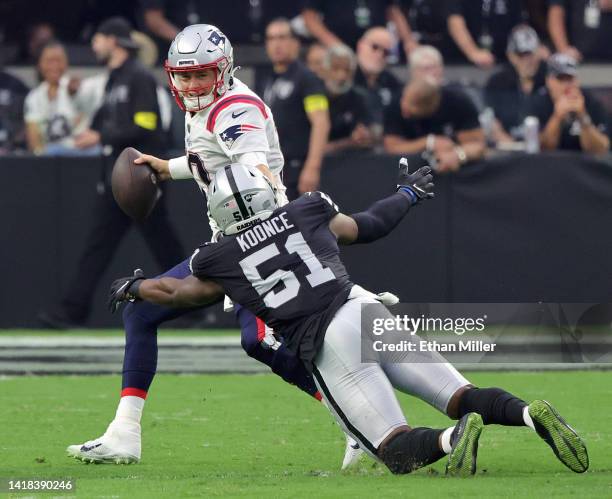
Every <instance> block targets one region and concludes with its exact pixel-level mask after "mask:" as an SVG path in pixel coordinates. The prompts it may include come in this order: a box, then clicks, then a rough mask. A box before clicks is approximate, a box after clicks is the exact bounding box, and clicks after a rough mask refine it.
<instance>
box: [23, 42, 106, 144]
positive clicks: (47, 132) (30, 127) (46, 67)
mask: <svg viewBox="0 0 612 499" xmlns="http://www.w3.org/2000/svg"><path fill="white" fill-rule="evenodd" d="M37 68H38V72H39V74H40V76H41V78H42V82H41V83H40V84H39V85H38V86H37V87H36V88H34V89H33V90H32V91H31V92H30V93H29V94H28V96H27V97H26V100H25V116H24V119H25V123H26V133H27V141H28V149H29V150H30V152H32V153H34V154H46V155H74V154H79V155H83V154H97V153H99V152H100V147H99V145H93V146H91V147H89V148H85V149H76V148H75V145H74V137H75V136H76V135H78V134H79V133H80V132H82V131H83V130H85V129H86V128H87V126H88V125H89V121H88V117H87V116H86V114H85V111H84V108H83V107H81V106H80V105H79V104H80V103H79V99H78V96H77V92H78V86H79V85H78V84H79V82H78V81H77V80H75V79H73V78H71V77H70V76H69V75H68V73H67V72H68V57H67V55H66V51H65V49H64V46H63V45H62V44H61V43H59V42H58V41H54V40H51V41H50V42H47V44H46V45H44V46H43V48H42V50H41V51H40V55H39V57H38V65H37Z"/></svg>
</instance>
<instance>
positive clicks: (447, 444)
mask: <svg viewBox="0 0 612 499" xmlns="http://www.w3.org/2000/svg"><path fill="white" fill-rule="evenodd" d="M454 429H455V427H454V426H451V427H450V428H447V429H446V430H444V432H443V433H442V436H441V437H440V443H441V444H442V451H443V452H444V453H445V454H450V451H451V450H452V447H451V441H450V438H451V434H452V433H453V430H454Z"/></svg>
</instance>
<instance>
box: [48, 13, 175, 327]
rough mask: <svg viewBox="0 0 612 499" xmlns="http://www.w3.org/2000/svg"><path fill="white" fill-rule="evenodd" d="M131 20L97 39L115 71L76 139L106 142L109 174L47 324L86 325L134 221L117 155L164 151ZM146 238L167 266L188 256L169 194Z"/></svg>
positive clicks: (110, 26) (102, 30) (114, 21)
mask: <svg viewBox="0 0 612 499" xmlns="http://www.w3.org/2000/svg"><path fill="white" fill-rule="evenodd" d="M130 33H131V27H130V25H129V23H128V22H127V21H126V20H125V19H123V18H120V17H114V18H110V19H107V20H106V21H104V22H103V23H102V24H101V25H100V26H99V27H98V30H97V33H96V34H95V35H94V37H93V40H92V48H93V50H94V52H95V54H96V56H97V57H98V58H99V59H100V60H101V61H103V62H105V63H106V65H107V67H108V69H109V70H110V73H109V76H108V80H107V83H106V86H105V87H104V95H103V100H102V105H101V107H100V109H98V111H97V112H96V114H95V116H94V118H93V122H92V126H91V129H87V130H85V131H83V132H82V133H81V134H79V135H78V136H77V138H76V139H75V143H76V146H77V147H80V148H82V149H84V148H86V147H89V146H92V145H95V144H102V145H103V149H104V153H105V156H106V164H105V166H106V168H105V170H104V176H103V178H102V179H101V180H100V182H99V183H98V185H97V190H96V192H97V196H96V198H95V201H94V213H93V215H92V219H93V220H94V222H93V225H92V226H91V227H90V230H89V233H88V235H87V237H86V240H85V247H84V248H83V251H82V253H81V256H80V259H79V261H78V264H77V266H76V268H75V273H74V276H73V278H72V281H71V282H70V283H69V285H68V287H67V288H66V289H67V290H68V292H67V294H66V295H65V296H64V297H63V298H62V300H61V302H60V303H58V304H57V305H55V307H53V308H51V309H50V310H47V311H43V312H41V313H40V314H39V319H40V320H41V321H42V322H43V323H45V324H46V325H48V326H50V327H53V328H58V329H63V328H66V327H75V326H78V325H83V324H84V322H85V320H86V319H87V316H88V315H89V311H90V308H91V302H92V299H93V295H94V292H95V290H96V287H97V285H98V283H99V281H100V278H101V277H102V275H103V273H104V270H105V269H106V268H107V267H108V265H109V264H110V262H111V260H112V257H113V255H114V254H115V252H116V250H117V248H118V246H119V244H120V243H121V240H122V239H123V237H124V236H125V235H126V234H127V232H128V230H129V229H130V227H132V225H133V224H134V223H133V221H132V220H131V219H130V218H129V217H128V216H127V215H125V213H123V212H122V211H121V209H120V208H119V206H117V203H116V202H115V200H114V198H113V194H112V190H111V187H110V171H111V167H112V165H113V163H114V160H115V158H116V157H117V156H118V155H119V154H120V153H121V151H122V150H123V149H124V148H125V147H128V146H131V147H135V148H137V149H138V150H140V151H146V152H147V153H151V154H155V155H156V156H159V155H162V154H163V153H164V140H163V139H164V134H163V131H162V128H161V119H160V112H159V105H158V100H157V90H156V88H157V84H156V81H155V77H154V76H153V74H151V73H150V72H149V70H148V69H146V68H145V67H144V66H143V65H142V64H141V63H140V62H139V61H138V60H137V59H136V56H135V55H136V51H137V50H138V48H139V47H138V44H137V43H136V42H135V41H134V40H133V39H132V38H131V36H130ZM138 228H139V229H140V230H141V232H142V234H143V236H144V237H145V240H146V241H147V243H148V245H149V247H150V248H151V251H152V252H153V254H154V255H155V259H156V260H157V262H158V263H159V265H160V266H161V267H163V268H171V267H172V266H174V265H176V263H177V262H179V261H180V260H182V259H183V258H184V254H185V253H184V250H183V248H182V245H181V243H180V241H179V239H178V237H177V235H176V232H175V230H174V229H173V227H172V225H170V222H169V220H168V215H167V212H166V205H165V197H163V196H162V197H161V199H160V200H159V202H158V203H157V205H156V206H155V208H154V210H153V212H152V213H151V215H150V216H149V217H148V218H147V220H145V222H144V223H142V224H140V225H139V226H138Z"/></svg>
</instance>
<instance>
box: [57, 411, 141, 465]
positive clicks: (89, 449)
mask: <svg viewBox="0 0 612 499" xmlns="http://www.w3.org/2000/svg"><path fill="white" fill-rule="evenodd" d="M66 452H67V453H68V455H69V456H72V457H74V458H75V459H80V460H81V461H83V462H85V463H111V464H112V463H114V464H130V463H137V462H139V461H140V424H138V423H133V422H129V423H123V422H122V423H117V422H116V421H113V422H112V423H111V424H110V425H109V426H108V429H107V430H106V433H104V435H102V436H101V437H100V438H97V439H95V440H89V441H87V442H85V443H84V444H81V445H69V446H68V447H67V448H66Z"/></svg>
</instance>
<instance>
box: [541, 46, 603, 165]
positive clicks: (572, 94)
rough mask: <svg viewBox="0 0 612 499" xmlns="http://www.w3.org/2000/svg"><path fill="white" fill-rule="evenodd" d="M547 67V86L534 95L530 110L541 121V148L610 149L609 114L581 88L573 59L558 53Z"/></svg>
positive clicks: (596, 150) (601, 151) (551, 58)
mask: <svg viewBox="0 0 612 499" xmlns="http://www.w3.org/2000/svg"><path fill="white" fill-rule="evenodd" d="M547 66H548V74H547V76H546V87H545V88H542V89H540V91H539V92H538V93H537V95H535V96H534V98H533V99H532V101H531V104H530V109H529V111H530V113H529V114H531V115H533V116H536V117H537V118H538V119H539V120H540V127H541V132H540V144H541V147H542V149H547V150H553V149H565V150H576V151H584V152H588V153H593V154H603V153H605V152H607V151H609V150H610V139H609V137H608V128H607V119H608V117H607V116H606V113H605V111H604V110H603V106H602V105H601V104H599V103H598V102H597V101H595V100H594V98H593V97H592V96H591V95H590V94H589V93H588V92H587V91H586V90H584V89H582V88H580V82H579V80H578V76H577V62H576V59H574V58H573V57H572V56H570V55H567V54H561V53H558V54H554V55H553V56H551V57H550V59H548V63H547Z"/></svg>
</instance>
